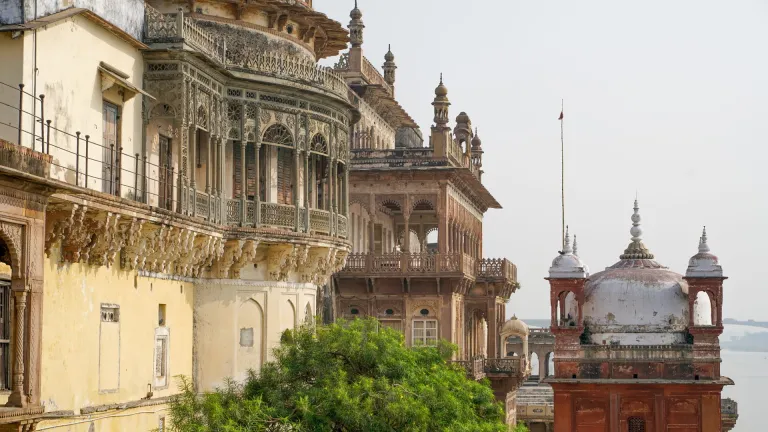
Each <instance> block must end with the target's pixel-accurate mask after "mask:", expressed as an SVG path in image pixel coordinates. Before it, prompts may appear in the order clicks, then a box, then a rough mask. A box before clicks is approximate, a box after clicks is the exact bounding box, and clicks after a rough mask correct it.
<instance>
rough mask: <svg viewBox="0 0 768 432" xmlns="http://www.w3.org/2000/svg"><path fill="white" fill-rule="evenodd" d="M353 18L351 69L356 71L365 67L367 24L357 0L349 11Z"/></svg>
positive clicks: (350, 52)
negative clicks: (364, 49)
mask: <svg viewBox="0 0 768 432" xmlns="http://www.w3.org/2000/svg"><path fill="white" fill-rule="evenodd" d="M349 17H350V18H351V20H350V21H349V41H350V43H351V44H352V48H350V49H349V65H348V67H349V70H350V71H355V72H361V71H362V69H363V30H364V29H365V24H363V12H362V11H361V10H360V9H358V7H357V0H355V8H354V9H352V12H350V13H349Z"/></svg>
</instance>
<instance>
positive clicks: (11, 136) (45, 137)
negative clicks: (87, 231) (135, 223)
mask: <svg viewBox="0 0 768 432" xmlns="http://www.w3.org/2000/svg"><path fill="white" fill-rule="evenodd" d="M45 108H46V107H45V95H42V94H41V95H38V96H35V95H33V94H31V93H29V92H27V91H25V90H24V85H23V84H19V85H18V86H12V85H10V84H7V83H3V82H0V119H2V120H0V139H3V141H5V143H6V144H3V145H2V146H0V151H1V153H2V156H0V164H2V165H5V166H8V167H10V168H14V169H19V170H21V171H24V172H27V173H30V174H33V175H37V176H40V177H49V178H51V179H55V180H59V181H62V182H65V183H69V184H72V185H75V186H79V187H84V188H88V189H93V190H96V191H100V192H105V193H108V194H111V195H115V196H119V197H122V198H127V199H132V200H135V201H139V202H143V203H149V204H152V205H156V206H158V207H164V208H166V209H169V210H170V209H174V208H176V199H175V197H176V196H177V188H178V183H179V182H178V172H176V171H175V170H174V167H173V166H167V165H164V166H160V165H158V164H157V163H154V162H152V161H150V160H148V158H147V157H146V155H145V156H143V157H142V156H141V155H140V154H139V153H133V154H131V153H128V152H126V151H125V150H124V148H123V147H122V146H121V145H120V144H118V143H117V142H113V143H101V142H99V141H98V140H96V139H95V138H94V137H91V136H90V135H89V134H84V133H82V132H80V131H76V132H74V133H72V132H69V131H66V130H63V129H60V128H59V127H57V126H56V125H55V124H54V123H53V122H52V121H51V119H50V118H47V117H46V109H45ZM11 119H13V120H11ZM102 138H103V137H102ZM14 141H15V143H14Z"/></svg>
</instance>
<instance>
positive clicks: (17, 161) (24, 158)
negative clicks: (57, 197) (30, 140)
mask: <svg viewBox="0 0 768 432" xmlns="http://www.w3.org/2000/svg"><path fill="white" fill-rule="evenodd" d="M51 160H52V159H51V155H47V154H44V153H40V152H36V151H34V150H32V149H30V148H27V147H22V146H20V145H16V144H13V143H10V142H8V141H5V140H2V139H0V165H2V166H5V167H8V168H12V169H15V170H19V171H22V172H25V173H27V174H32V175H36V176H39V177H48V175H49V173H50V171H51Z"/></svg>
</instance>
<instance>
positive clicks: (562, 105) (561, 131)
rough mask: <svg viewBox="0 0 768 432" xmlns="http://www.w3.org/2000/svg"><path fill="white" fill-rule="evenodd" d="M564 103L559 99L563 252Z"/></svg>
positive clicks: (563, 237) (563, 238) (563, 234)
mask: <svg viewBox="0 0 768 432" xmlns="http://www.w3.org/2000/svg"><path fill="white" fill-rule="evenodd" d="M563 111H564V103H563V100H562V99H560V199H561V203H562V212H563V214H562V223H563V226H562V229H563V230H562V238H561V239H562V246H563V250H565V140H564V139H563V137H564V134H563V121H564V120H563V114H564V112H563Z"/></svg>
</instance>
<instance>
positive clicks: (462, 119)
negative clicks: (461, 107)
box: [456, 111, 470, 123]
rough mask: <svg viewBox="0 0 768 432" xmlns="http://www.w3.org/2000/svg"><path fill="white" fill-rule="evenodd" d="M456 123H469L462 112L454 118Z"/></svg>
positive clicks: (467, 117)
mask: <svg viewBox="0 0 768 432" xmlns="http://www.w3.org/2000/svg"><path fill="white" fill-rule="evenodd" d="M456 123H470V120H469V116H468V115H467V113H465V112H464V111H462V112H460V113H459V115H457V116H456Z"/></svg>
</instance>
